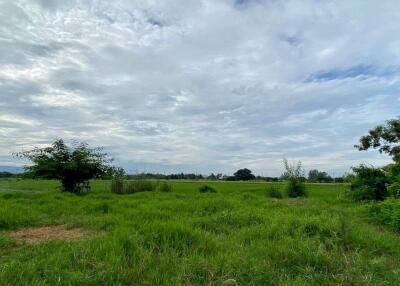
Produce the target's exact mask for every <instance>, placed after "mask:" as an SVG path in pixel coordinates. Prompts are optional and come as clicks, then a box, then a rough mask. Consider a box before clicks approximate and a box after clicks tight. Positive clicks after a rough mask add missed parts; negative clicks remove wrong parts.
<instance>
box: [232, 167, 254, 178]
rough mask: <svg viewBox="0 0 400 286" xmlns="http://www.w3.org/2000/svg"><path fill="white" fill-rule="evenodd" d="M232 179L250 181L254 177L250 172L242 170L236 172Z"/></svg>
mask: <svg viewBox="0 0 400 286" xmlns="http://www.w3.org/2000/svg"><path fill="white" fill-rule="evenodd" d="M233 177H234V179H235V181H250V180H254V179H255V178H256V177H255V176H254V175H253V174H252V172H251V170H249V169H247V168H244V169H239V170H237V171H236V172H235V173H234V174H233Z"/></svg>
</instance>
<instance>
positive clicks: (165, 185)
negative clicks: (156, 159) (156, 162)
mask: <svg viewBox="0 0 400 286" xmlns="http://www.w3.org/2000/svg"><path fill="white" fill-rule="evenodd" d="M157 191H159V192H164V193H170V192H172V184H171V183H169V182H165V181H162V182H159V183H158V184H157Z"/></svg>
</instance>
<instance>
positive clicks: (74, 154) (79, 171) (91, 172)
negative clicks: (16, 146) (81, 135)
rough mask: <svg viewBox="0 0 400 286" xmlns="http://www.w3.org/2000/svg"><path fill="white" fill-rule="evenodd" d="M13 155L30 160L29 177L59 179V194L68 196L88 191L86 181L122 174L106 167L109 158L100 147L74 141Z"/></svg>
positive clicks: (57, 143)
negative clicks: (70, 143) (68, 194)
mask: <svg viewBox="0 0 400 286" xmlns="http://www.w3.org/2000/svg"><path fill="white" fill-rule="evenodd" d="M16 155H17V156H18V157H20V158H26V159H28V160H30V161H32V163H33V164H32V165H31V166H25V170H26V171H27V172H28V173H30V174H31V175H32V176H33V177H35V178H45V179H57V180H60V181H61V188H62V191H65V192H71V193H81V192H83V191H88V190H89V189H90V185H89V180H90V179H93V178H99V177H102V176H107V175H108V176H110V175H111V176H112V175H113V173H114V172H117V173H118V174H121V172H122V170H121V169H116V168H115V167H113V166H111V165H109V164H110V163H111V162H112V159H108V158H107V154H106V153H103V152H102V149H101V148H89V146H88V144H87V143H78V142H74V143H73V144H72V146H67V145H66V144H65V143H64V141H63V140H62V139H58V140H56V141H55V142H54V143H53V144H52V145H51V146H49V147H45V148H37V147H36V148H34V149H33V150H30V151H25V152H21V153H17V154H16Z"/></svg>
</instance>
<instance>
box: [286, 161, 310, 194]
mask: <svg viewBox="0 0 400 286" xmlns="http://www.w3.org/2000/svg"><path fill="white" fill-rule="evenodd" d="M283 164H284V167H285V172H284V174H283V175H282V177H283V178H285V179H286V180H287V184H286V194H287V196H288V197H289V198H297V197H306V196H307V191H306V187H305V184H304V179H303V178H304V170H303V168H302V165H301V162H297V164H292V165H291V164H289V162H288V161H287V160H286V159H284V160H283Z"/></svg>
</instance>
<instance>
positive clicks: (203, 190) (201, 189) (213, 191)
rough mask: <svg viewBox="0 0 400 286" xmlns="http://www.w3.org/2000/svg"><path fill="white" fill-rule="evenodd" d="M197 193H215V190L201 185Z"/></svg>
mask: <svg viewBox="0 0 400 286" xmlns="http://www.w3.org/2000/svg"><path fill="white" fill-rule="evenodd" d="M199 192H200V193H216V192H217V190H216V189H214V188H213V187H210V186H208V185H202V186H201V187H200V188H199Z"/></svg>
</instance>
